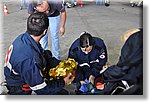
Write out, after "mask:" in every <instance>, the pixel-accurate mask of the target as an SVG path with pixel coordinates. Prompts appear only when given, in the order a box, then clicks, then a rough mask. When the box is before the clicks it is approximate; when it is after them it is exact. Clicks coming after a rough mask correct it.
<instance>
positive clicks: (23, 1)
mask: <svg viewBox="0 0 150 102" xmlns="http://www.w3.org/2000/svg"><path fill="white" fill-rule="evenodd" d="M23 6H24V7H25V8H27V7H28V4H27V2H26V0H20V10H22V9H23Z"/></svg>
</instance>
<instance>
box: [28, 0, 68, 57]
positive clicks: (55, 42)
mask: <svg viewBox="0 0 150 102" xmlns="http://www.w3.org/2000/svg"><path fill="white" fill-rule="evenodd" d="M36 11H38V12H44V13H46V14H47V16H48V19H49V24H50V33H51V41H52V54H53V56H54V57H55V58H57V59H58V60H60V43H59V33H60V35H61V36H63V35H64V33H65V22H66V11H65V7H64V5H63V3H62V2H61V0H58V1H54V0H52V1H50V0H48V1H46V0H45V1H44V0H40V1H34V2H32V3H30V4H29V9H28V13H29V14H32V13H34V12H36ZM60 22H61V24H60ZM40 43H41V45H42V47H43V48H44V49H45V50H47V49H48V33H47V34H46V36H45V37H43V38H42V39H41V41H40Z"/></svg>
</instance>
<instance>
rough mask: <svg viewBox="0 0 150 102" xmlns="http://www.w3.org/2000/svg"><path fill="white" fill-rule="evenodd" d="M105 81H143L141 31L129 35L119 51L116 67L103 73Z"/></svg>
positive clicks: (111, 67)
mask: <svg viewBox="0 0 150 102" xmlns="http://www.w3.org/2000/svg"><path fill="white" fill-rule="evenodd" d="M104 76H105V78H106V80H105V81H119V80H126V81H128V82H130V83H137V82H138V81H141V80H143V30H142V29H141V31H139V32H137V33H135V34H133V35H131V36H130V37H129V38H128V39H127V41H126V42H125V44H124V45H123V47H122V49H121V55H120V58H119V61H118V63H117V64H116V65H113V66H110V67H109V68H108V69H107V70H106V71H105V72H104Z"/></svg>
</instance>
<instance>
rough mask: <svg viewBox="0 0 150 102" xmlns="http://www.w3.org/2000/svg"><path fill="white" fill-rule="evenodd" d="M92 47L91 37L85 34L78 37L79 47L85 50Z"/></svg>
mask: <svg viewBox="0 0 150 102" xmlns="http://www.w3.org/2000/svg"><path fill="white" fill-rule="evenodd" d="M92 45H93V37H92V36H91V35H90V34H89V33H87V32H83V34H82V35H81V36H80V47H82V48H86V47H89V46H92Z"/></svg>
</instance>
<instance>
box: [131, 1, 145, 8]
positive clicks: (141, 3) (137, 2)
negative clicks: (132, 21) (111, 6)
mask: <svg viewBox="0 0 150 102" xmlns="http://www.w3.org/2000/svg"><path fill="white" fill-rule="evenodd" d="M130 5H131V6H132V7H134V6H143V0H130Z"/></svg>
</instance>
